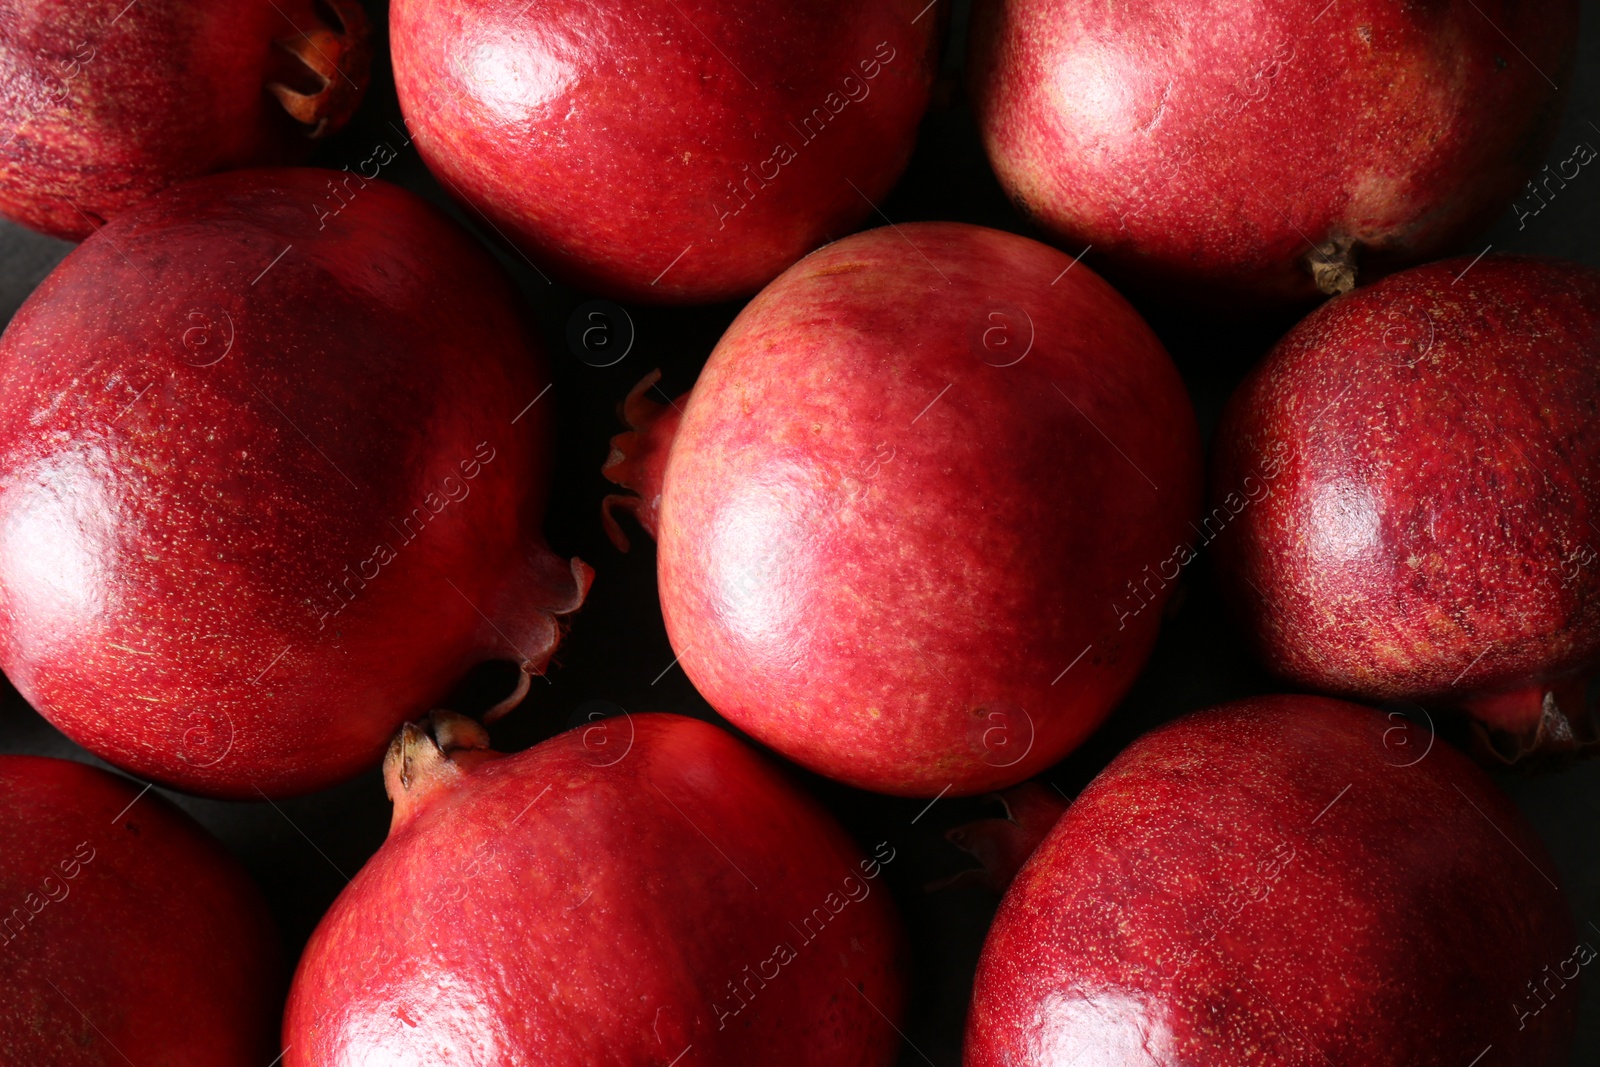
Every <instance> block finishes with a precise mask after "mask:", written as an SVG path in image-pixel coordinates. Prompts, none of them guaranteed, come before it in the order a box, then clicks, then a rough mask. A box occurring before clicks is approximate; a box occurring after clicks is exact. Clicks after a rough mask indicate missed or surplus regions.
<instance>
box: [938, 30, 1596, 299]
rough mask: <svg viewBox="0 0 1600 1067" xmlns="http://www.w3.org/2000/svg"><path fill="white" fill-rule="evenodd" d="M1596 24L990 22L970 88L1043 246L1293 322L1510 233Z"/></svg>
mask: <svg viewBox="0 0 1600 1067" xmlns="http://www.w3.org/2000/svg"><path fill="white" fill-rule="evenodd" d="M1577 21H1578V2H1577V0H1439V2H1436V3H1426V4H1396V3H1391V2H1389V0H1338V2H1330V0H1187V2H1183V3H1177V2H1169V0H1156V2H1149V0H1142V2H1138V3H1132V4H1083V3H1075V2H1072V0H985V2H984V3H983V4H981V5H980V7H979V10H978V12H977V13H976V16H975V25H974V29H973V34H972V49H971V56H970V59H969V64H968V66H969V70H970V71H971V75H970V78H971V82H972V92H973V97H974V106H975V108H976V111H977V115H978V121H979V124H980V126H981V128H982V133H983V140H984V145H985V147H986V148H987V150H988V153H989V158H990V160H991V162H992V163H993V164H994V168H995V171H996V172H997V173H998V174H999V177H1000V181H1001V183H1002V184H1003V185H1004V186H1005V187H1006V189H1007V191H1008V192H1009V193H1010V195H1011V197H1012V199H1013V200H1014V201H1015V202H1016V203H1017V205H1018V207H1019V208H1020V209H1021V210H1022V211H1023V212H1025V213H1026V214H1027V215H1028V216H1029V217H1030V218H1032V219H1033V220H1034V221H1035V222H1037V223H1038V224H1039V225H1040V226H1042V227H1043V228H1044V229H1046V230H1047V231H1049V232H1050V233H1052V234H1054V235H1055V236H1057V237H1059V238H1061V239H1062V240H1064V241H1067V242H1069V243H1071V244H1073V245H1074V246H1078V245H1083V244H1088V245H1090V246H1092V248H1093V249H1094V252H1095V254H1096V255H1098V256H1101V257H1103V258H1104V261H1105V262H1106V264H1107V265H1108V267H1109V268H1114V269H1115V270H1116V271H1118V272H1120V273H1121V274H1125V275H1127V276H1129V277H1130V278H1134V279H1138V280H1140V281H1142V282H1144V283H1147V284H1150V285H1151V287H1152V288H1153V289H1157V290H1158V291H1161V292H1162V293H1163V295H1170V294H1172V293H1174V292H1182V293H1185V294H1187V295H1188V296H1189V297H1190V298H1198V299H1202V300H1217V299H1222V300H1226V301H1227V302H1230V303H1234V304H1241V305H1248V304H1268V303H1277V302H1297V301H1304V300H1310V299H1312V298H1315V297H1316V296H1317V295H1318V293H1319V291H1320V292H1322V293H1338V292H1344V291H1347V290H1349V289H1350V288H1351V287H1352V286H1354V284H1355V282H1356V279H1357V271H1358V269H1359V270H1360V272H1361V273H1362V275H1367V274H1369V273H1370V274H1372V275H1374V276H1376V275H1377V274H1381V273H1383V272H1386V271H1390V270H1393V269H1395V268H1396V267H1398V266H1404V265H1407V264H1410V263H1415V262H1417V261H1419V260H1423V259H1428V258H1431V257H1433V256H1436V255H1439V254H1441V253H1444V252H1448V251H1451V250H1452V248H1453V246H1455V245H1457V244H1459V243H1460V242H1461V241H1462V240H1464V239H1466V238H1467V237H1469V236H1470V235H1471V234H1472V233H1473V232H1474V231H1476V230H1478V229H1480V228H1482V227H1484V226H1486V225H1488V223H1489V222H1491V221H1492V220H1493V219H1494V218H1495V216H1496V215H1497V214H1499V213H1500V212H1502V211H1504V210H1505V208H1506V206H1507V205H1508V204H1510V203H1511V201H1512V199H1513V197H1514V196H1515V195H1516V194H1517V192H1518V190H1519V188H1521V187H1522V185H1523V183H1524V182H1525V181H1527V180H1528V178H1529V176H1530V175H1532V173H1533V171H1534V170H1535V168H1537V167H1538V166H1539V163H1540V161H1541V160H1542V158H1543V154H1544V150H1545V148H1546V147H1547V146H1548V145H1549V142H1550V140H1551V138H1552V137H1553V136H1554V135H1555V131H1556V125H1557V123H1558V121H1559V118H1560V110H1561V103H1562V100H1563V97H1564V93H1563V92H1561V91H1559V90H1558V89H1557V85H1558V84H1561V85H1564V83H1565V82H1566V79H1567V74H1568V71H1569V69H1570V66H1571V59H1572V54H1573V46H1574V43H1575V42H1576V40H1577ZM1589 155H1590V156H1592V155H1593V151H1592V150H1590V151H1589ZM1552 177H1554V176H1553V175H1546V176H1545V179H1544V180H1546V181H1549V180H1551V179H1552ZM1569 177H1570V175H1569ZM1554 180H1555V181H1557V182H1560V180H1561V179H1560V178H1559V177H1556V178H1554ZM1529 188H1532V183H1529Z"/></svg>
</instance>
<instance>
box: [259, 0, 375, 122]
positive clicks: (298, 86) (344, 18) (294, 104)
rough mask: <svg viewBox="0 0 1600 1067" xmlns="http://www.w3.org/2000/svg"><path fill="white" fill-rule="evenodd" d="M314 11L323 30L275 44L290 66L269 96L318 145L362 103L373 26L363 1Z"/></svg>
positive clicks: (330, 0) (327, 0) (331, 1)
mask: <svg viewBox="0 0 1600 1067" xmlns="http://www.w3.org/2000/svg"><path fill="white" fill-rule="evenodd" d="M312 10H313V13H314V14H315V16H316V18H317V21H318V25H316V26H313V27H312V28H311V29H309V30H299V31H298V32H296V33H293V34H290V35H288V36H285V37H279V38H277V39H276V40H275V41H273V45H274V47H275V48H277V49H278V50H279V52H280V55H281V56H282V58H283V59H284V60H285V62H283V63H281V64H280V65H279V66H280V69H279V71H278V72H277V73H278V74H279V75H280V76H279V77H276V78H274V79H273V80H271V81H269V82H268V83H267V91H268V92H270V93H271V94H272V95H273V96H274V97H276V98H277V100H278V103H280V104H282V105H283V109H284V110H285V111H287V112H288V113H289V115H290V117H291V118H293V119H294V120H295V121H296V122H298V123H300V124H301V125H303V126H306V127H308V129H307V131H306V136H307V137H308V138H311V139H312V140H316V139H318V138H322V137H326V136H327V135H329V134H331V133H334V132H335V131H337V130H339V129H340V128H341V127H343V126H344V124H345V123H346V122H348V121H350V116H351V115H354V114H355V111H356V107H357V106H358V105H359V104H360V103H361V97H362V95H363V94H364V93H365V92H366V89H367V80H368V73H369V69H370V67H371V64H372V27H371V24H370V23H369V22H368V21H367V15H366V12H365V11H364V10H362V7H361V4H360V3H359V0H321V2H319V3H315V4H313V5H312Z"/></svg>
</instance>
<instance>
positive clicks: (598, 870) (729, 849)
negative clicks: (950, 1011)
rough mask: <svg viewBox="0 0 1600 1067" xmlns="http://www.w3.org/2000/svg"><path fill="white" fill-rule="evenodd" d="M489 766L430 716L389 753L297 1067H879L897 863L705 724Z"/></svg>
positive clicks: (615, 723)
mask: <svg viewBox="0 0 1600 1067" xmlns="http://www.w3.org/2000/svg"><path fill="white" fill-rule="evenodd" d="M486 745H487V738H486V737H485V736H484V734H483V731H482V728H481V727H479V726H477V725H476V724H475V723H473V722H472V721H471V720H468V719H462V718H460V717H459V716H450V715H448V714H442V715H441V714H438V713H436V714H435V716H434V717H433V720H432V736H429V734H427V733H425V732H424V731H423V730H420V729H418V728H416V727H413V726H407V727H406V728H405V729H404V731H403V732H402V733H401V735H400V736H399V737H398V738H396V739H395V743H394V746H393V747H392V748H391V749H390V750H389V757H388V759H387V760H386V761H385V764H384V777H385V781H386V782H387V784H388V789H389V795H390V797H392V798H393V799H394V805H395V806H394V822H393V825H392V827H391V828H390V831H389V840H388V841H387V842H385V843H384V846H383V848H381V849H380V850H379V851H378V853H377V855H376V856H374V857H373V858H372V859H371V860H370V861H369V862H368V863H367V865H366V866H365V867H364V868H362V870H361V873H360V874H358V875H357V876H356V878H355V880H354V881H353V882H352V883H351V884H350V887H349V888H348V889H346V890H345V891H344V893H342V894H341V895H340V897H339V899H338V900H337V901H336V902H335V903H334V906H333V908H332V910H330V911H329V912H328V914H327V916H326V917H325V918H324V919H323V921H322V924H321V925H320V926H319V927H318V928H317V931H316V933H315V934H313V935H312V938H311V942H310V944H309V945H307V947H306V952H305V955H304V957H303V958H302V959H301V961H300V967H299V970H298V972H297V973H296V975H295V980H294V985H293V988H292V990H291V992H290V995H289V1008H288V1012H287V1014H286V1016H285V1019H284V1030H283V1041H284V1045H285V1046H286V1048H287V1049H288V1052H287V1055H286V1057H285V1060H286V1067H311V1065H324V1064H326V1065H333V1064H347V1063H379V1062H382V1063H450V1064H460V1065H463V1067H533V1065H539V1067H587V1065H589V1064H597V1063H616V1064H647V1063H648V1064H660V1065H663V1067H664V1065H666V1064H682V1065H685V1067H687V1065H690V1064H695V1065H728V1067H734V1065H737V1067H745V1065H747V1064H752V1063H761V1064H770V1065H773V1067H798V1065H801V1064H807V1065H816V1067H824V1065H825V1067H869V1065H871V1067H886V1065H888V1064H890V1063H892V1062H894V1058H895V1054H896V1052H897V1050H898V1047H899V1039H898V1037H897V1035H896V1032H895V1029H894V1022H893V1020H895V1019H896V1018H898V1017H899V1015H900V1011H901V1007H902V1005H903V1003H904V1001H905V990H904V980H903V976H902V964H901V955H902V943H901V942H902V938H901V933H900V928H899V922H898V919H897V918H896V914H895V910H894V906H893V904H892V902H891V901H890V900H889V896H888V889H887V888H886V887H885V885H884V883H883V882H882V881H878V880H877V879H878V877H879V875H880V874H881V873H882V870H883V866H884V865H885V864H888V863H891V862H893V860H894V858H895V852H894V849H893V847H892V846H890V845H888V844H887V843H884V844H881V845H879V846H878V847H877V849H876V850H875V851H874V853H873V858H871V859H867V858H863V857H862V856H861V855H860V853H859V852H858V850H857V849H856V847H855V846H854V844H853V843H851V841H850V840H849V839H848V838H847V837H846V836H845V835H844V833H843V831H841V830H840V829H839V828H838V826H836V825H835V824H834V823H833V822H832V821H831V820H830V819H828V817H827V816H826V815H825V814H823V813H822V812H821V811H820V810H819V809H818V808H817V807H815V806H814V805H813V804H812V803H811V802H810V801H809V800H807V799H806V798H805V797H804V796H803V795H802V794H801V793H800V792H799V791H798V790H796V789H795V788H794V787H793V786H791V785H789V784H788V783H787V782H786V781H785V780H784V779H783V778H782V777H781V776H780V775H779V774H777V773H776V772H775V771H774V770H773V769H772V768H771V767H770V766H768V765H767V764H766V763H765V762H763V761H762V760H761V759H760V758H759V757H757V756H756V754H755V753H754V752H752V751H751V750H750V749H749V748H748V747H746V746H745V745H743V744H741V743H739V742H738V741H736V740H735V739H734V738H733V737H732V736H730V735H729V734H727V733H725V732H723V731H722V730H719V729H717V728H716V727H714V726H710V725H708V724H706V723H703V722H699V721H697V720H694V719H686V718H682V717H680V716H676V715H641V716H637V717H626V716H622V717H618V718H615V719H608V720H603V721H600V722H597V723H594V724H592V725H590V726H588V727H586V728H580V729H578V730H573V731H571V732H568V733H566V734H562V735H561V736H559V737H556V738H554V739H553V740H550V741H547V742H545V743H544V744H542V745H539V746H537V747H535V748H533V749H530V750H528V751H526V752H522V753H519V754H517V755H514V756H501V755H500V754H499V753H495V752H490V751H487V750H486V749H485V746H486Z"/></svg>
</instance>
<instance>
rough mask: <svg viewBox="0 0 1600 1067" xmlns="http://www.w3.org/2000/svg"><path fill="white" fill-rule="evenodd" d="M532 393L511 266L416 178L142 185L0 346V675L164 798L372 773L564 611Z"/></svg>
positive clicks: (246, 793)
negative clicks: (388, 753)
mask: <svg viewBox="0 0 1600 1067" xmlns="http://www.w3.org/2000/svg"><path fill="white" fill-rule="evenodd" d="M335 181H337V182H339V183H340V186H341V188H344V189H345V190H346V196H347V197H348V198H349V199H348V203H347V204H346V206H345V207H344V208H343V209H342V210H341V211H340V212H339V213H338V214H337V215H336V216H332V217H329V215H328V213H327V212H326V211H325V210H320V205H321V203H322V198H323V197H324V196H325V193H326V188H327V186H328V185H329V184H330V182H335ZM548 387H549V385H548V379H547V377H546V371H545V370H544V369H543V367H542V365H541V361H540V359H539V356H538V353H537V351H536V348H535V343H534V341H533V339H532V336H531V335H530V333H529V332H528V331H527V329H526V327H525V324H524V323H523V321H522V319H521V318H520V316H519V313H518V311H517V308H516V306H515V296H514V293H513V290H512V288H511V285H510V283H509V281H508V280H507V279H506V278H505V276H504V275H503V273H502V272H501V271H500V269H499V268H498V267H497V266H496V265H495V264H494V263H493V261H492V260H491V259H490V258H489V257H488V256H487V255H486V254H485V253H484V252H483V251H482V249H481V248H479V247H478V246H477V245H476V244H475V243H474V242H473V241H472V240H471V239H470V238H469V237H468V236H467V235H466V234H464V233H462V232H461V231H460V230H459V229H457V228H456V227H455V226H454V225H453V224H452V223H450V222H449V220H448V219H446V218H445V216H444V215H443V214H441V213H440V212H438V211H436V210H435V209H433V208H432V207H430V206H428V205H426V204H425V203H423V201H421V200H420V199H418V198H417V197H415V196H413V195H412V194H410V193H407V192H403V191H402V190H400V189H398V188H395V187H394V186H391V185H387V184H385V183H383V182H380V181H372V182H362V180H361V179H359V178H354V177H353V176H351V175H343V174H339V175H336V174H332V173H329V172H326V171H318V170H294V169H287V170H265V171H235V172H230V173H227V174H221V175H215V176H211V177H208V178H202V179H198V180H196V181H194V182H191V183H186V184H184V185H181V186H177V187H174V188H172V189H170V190H168V191H167V192H165V193H162V194H159V195H158V196H156V197H154V198H152V199H151V200H148V201H146V202H145V203H144V204H142V205H140V206H139V207H137V208H134V209H132V210H130V211H128V212H125V213H124V214H123V215H122V216H121V217H119V218H118V219H117V220H116V221H114V222H112V223H109V224H108V225H107V226H106V227H105V228H104V229H103V230H101V231H100V232H99V233H97V234H96V235H95V236H93V237H91V238H90V239H89V240H87V241H85V242H84V243H83V245H82V246H80V247H79V248H78V249H77V250H76V251H75V252H73V253H72V254H71V255H69V256H68V257H67V258H66V259H65V260H64V261H63V262H62V264H61V265H60V267H59V268H57V270H56V271H55V273H53V274H52V275H51V276H50V277H49V278H48V279H46V281H45V282H44V284H43V285H41V286H40V287H39V289H38V291H37V292H35V293H34V294H33V296H32V297H31V298H30V299H29V300H28V302H27V303H26V304H25V305H24V306H23V308H22V309H21V310H20V311H19V312H18V313H17V316H16V318H15V319H14V320H13V321H12V323H11V326H10V327H9V329H8V330H7V331H6V333H5V336H4V338H3V339H0V667H3V668H4V670H5V673H6V676H7V677H8V678H9V679H10V680H11V682H12V683H13V684H14V685H16V687H17V688H18V690H20V691H21V693H22V695H23V696H24V697H26V698H27V699H28V701H29V702H30V703H32V704H33V705H34V706H35V707H36V708H38V709H39V710H40V711H41V712H43V713H44V715H45V716H46V717H47V718H49V719H50V721H51V722H53V723H54V724H55V725H56V726H58V727H59V728H60V729H61V730H63V731H64V732H65V733H66V734H67V735H68V736H70V737H72V738H73V740H75V741H77V742H78V743H80V744H82V745H83V746H85V747H86V748H88V749H90V750H91V751H93V752H95V753H96V754H97V755H100V756H102V757H103V758H105V759H107V760H110V761H111V762H113V763H116V764H117V765H118V766H121V767H125V768H127V769H128V770H130V771H132V772H133V773H135V774H138V775H140V776H142V777H145V778H153V779H156V780H158V781H161V782H164V783H167V784H170V785H173V786H175V787H178V788H181V789H187V790H190V791H194V792H202V793H208V794H212V795H218V796H228V797H245V798H255V797H259V796H260V795H261V794H262V793H266V794H269V795H279V794H284V793H297V792H308V791H311V790H314V789H318V788H322V787H325V786H328V785H331V784H333V783H334V782H337V781H340V780H342V779H344V778H347V777H349V776H351V775H353V774H355V773H357V772H359V771H361V770H362V769H364V768H366V767H369V766H372V765H373V764H375V763H377V761H378V760H379V759H380V758H381V756H382V754H383V752H384V749H385V746H386V745H387V743H388V740H389V738H390V737H392V736H393V733H394V730H395V729H396V727H397V726H398V724H399V723H401V722H403V721H405V720H406V719H407V718H409V717H411V716H415V715H418V714H421V713H422V712H424V711H426V710H427V709H428V708H429V707H430V706H431V705H432V704H433V702H435V701H437V700H439V699H441V698H442V697H443V696H444V694H445V693H446V692H447V691H448V690H449V689H450V687H451V686H452V685H453V684H455V683H456V682H457V681H459V679H460V678H461V676H462V675H463V674H464V673H465V672H466V671H467V670H468V669H469V668H470V667H471V666H473V665H474V664H476V663H478V662H480V661H483V660H487V659H509V660H512V661H514V662H519V663H521V664H522V665H523V668H524V671H525V672H537V671H540V670H542V669H543V666H544V664H545V663H546V662H547V660H548V659H549V656H550V654H551V651H552V650H553V649H554V647H555V644H556V641H557V639H558V636H559V632H558V624H557V621H556V617H557V616H559V615H561V614H564V613H567V612H571V611H573V610H575V609H576V608H577V606H578V604H579V603H580V602H581V601H582V599H583V595H584V592H585V590H586V589H587V587H588V582H589V577H590V572H589V570H588V568H587V567H585V566H584V565H583V564H582V563H580V562H578V561H576V560H574V561H572V562H571V563H570V564H569V563H568V562H566V561H564V560H562V559H560V558H558V557H556V556H555V555H554V554H553V553H551V552H550V550H549V549H548V548H547V547H546V546H545V544H544V541H543V538H542V535H541V534H540V525H541V512H542V509H543V500H544V493H545V482H546V477H547V475H546V467H547V464H548V442H547V440H546V438H547V433H548V428H549V426H548V422H547V418H548V415H549V411H550V405H549V402H548V401H546V402H545V403H542V404H541V403H536V401H538V399H539V397H540V396H541V394H542V393H543V391H544V390H545V389H547V388H548Z"/></svg>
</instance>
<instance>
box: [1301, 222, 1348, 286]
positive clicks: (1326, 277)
mask: <svg viewBox="0 0 1600 1067" xmlns="http://www.w3.org/2000/svg"><path fill="white" fill-rule="evenodd" d="M1360 249H1361V245H1360V243H1359V242H1357V241H1356V239H1355V238H1354V237H1347V236H1345V235H1343V234H1340V235H1337V236H1335V237H1332V238H1330V239H1329V240H1327V241H1324V242H1323V243H1322V244H1320V245H1318V246H1317V248H1316V251H1314V252H1310V253H1307V255H1306V258H1305V263H1306V267H1307V268H1308V269H1309V270H1310V271H1311V277H1312V279H1313V280H1314V281H1315V282H1316V283H1317V288H1318V289H1320V290H1322V291H1323V292H1324V293H1327V294H1328V295H1329V296H1338V295H1340V294H1341V293H1348V292H1349V291H1350V290H1352V289H1354V288H1355V287H1356V254H1357V252H1359V251H1360Z"/></svg>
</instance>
